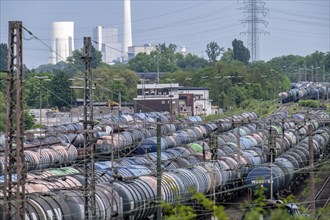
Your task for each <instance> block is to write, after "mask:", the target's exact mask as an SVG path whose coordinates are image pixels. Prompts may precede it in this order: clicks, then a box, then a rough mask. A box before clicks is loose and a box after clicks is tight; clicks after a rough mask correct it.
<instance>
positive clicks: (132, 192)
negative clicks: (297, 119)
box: [0, 128, 330, 219]
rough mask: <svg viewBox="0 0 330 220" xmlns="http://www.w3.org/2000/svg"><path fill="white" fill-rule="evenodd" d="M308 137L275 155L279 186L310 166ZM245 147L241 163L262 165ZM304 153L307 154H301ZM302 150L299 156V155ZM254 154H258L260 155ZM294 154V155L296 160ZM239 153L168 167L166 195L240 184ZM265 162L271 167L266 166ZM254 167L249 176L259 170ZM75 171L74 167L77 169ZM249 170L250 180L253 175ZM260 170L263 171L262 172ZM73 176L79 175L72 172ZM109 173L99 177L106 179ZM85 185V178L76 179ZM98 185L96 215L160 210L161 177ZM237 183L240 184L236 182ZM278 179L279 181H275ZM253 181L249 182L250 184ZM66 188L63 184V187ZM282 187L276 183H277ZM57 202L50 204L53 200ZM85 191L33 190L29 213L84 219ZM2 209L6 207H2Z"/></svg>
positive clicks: (139, 215) (320, 134) (320, 143)
mask: <svg viewBox="0 0 330 220" xmlns="http://www.w3.org/2000/svg"><path fill="white" fill-rule="evenodd" d="M329 134H330V130H329V128H323V129H319V130H318V131H317V134H316V135H315V136H314V141H313V145H314V150H315V155H316V157H319V155H320V153H321V150H322V149H324V146H325V145H326V144H328V142H329ZM305 145H306V141H305V140H302V141H301V142H300V143H299V144H298V145H297V146H296V147H293V148H291V149H290V150H288V151H287V152H286V153H285V154H284V155H283V156H282V157H278V159H276V163H275V165H276V166H277V168H278V169H276V170H275V169H274V173H275V174H274V175H275V178H274V180H275V181H277V180H278V181H277V182H276V184H277V185H276V184H274V185H275V190H276V189H277V188H278V189H280V188H281V187H282V186H285V185H287V184H288V183H289V182H290V181H291V180H292V179H293V178H294V175H295V174H294V173H292V172H291V171H292V170H294V169H296V168H301V167H303V166H305V165H306V158H307V155H306V152H305V150H303V149H305V148H306V146H305ZM252 152H253V150H252V151H244V150H243V151H242V154H241V163H242V164H243V165H247V167H255V166H258V168H259V167H260V164H261V163H263V162H264V161H265V158H263V157H262V156H261V155H260V154H259V153H258V151H255V154H252ZM299 152H302V153H299ZM298 155H299V156H298ZM254 158H258V159H257V160H256V159H254ZM293 158H294V159H293ZM237 161H238V156H237V154H232V155H226V156H221V157H218V160H217V161H212V162H205V163H199V164H195V165H194V166H191V167H189V168H179V169H173V170H168V171H164V172H163V174H162V198H163V200H164V201H165V202H168V203H173V202H175V201H176V200H177V198H181V199H183V200H185V199H189V198H190V196H191V195H192V192H191V191H190V190H188V189H191V188H194V189H195V190H196V191H198V192H201V193H205V194H208V193H212V192H213V191H214V190H215V191H216V192H223V193H225V192H226V190H227V189H229V188H228V185H229V184H231V185H234V186H235V187H238V186H239V185H238V184H237V182H236V181H237V179H239V176H245V175H246V174H247V173H248V170H247V169H246V168H241V166H239V165H238V162H237ZM265 167H267V166H266V165H265ZM258 168H255V169H253V170H252V171H250V172H249V175H250V174H251V173H252V172H253V171H255V170H256V169H258ZM72 172H75V171H72ZM249 175H248V177H247V179H249ZM259 175H260V173H259ZM73 176H74V175H73ZM104 176H106V175H103V176H100V177H101V178H103V177H104ZM79 181H80V184H83V179H82V178H81V179H79V178H77V181H76V182H79ZM103 181H104V182H103V183H98V184H97V186H96V201H97V206H96V207H97V218H98V219H109V218H110V219H145V218H147V217H149V216H151V215H152V214H153V213H154V212H155V211H156V203H155V199H156V183H157V180H156V177H155V176H153V175H144V176H138V177H136V178H133V179H130V180H129V181H115V182H113V183H111V179H108V180H107V179H103ZM235 182H236V183H235ZM274 183H275V182H274ZM247 184H250V183H247ZM62 187H63V186H62ZM276 187H277V188H276ZM53 203H54V204H55V205H50V204H53ZM83 204H84V200H83V192H82V191H81V190H77V189H61V190H57V189H53V190H50V191H47V192H44V193H32V194H29V195H28V199H27V209H26V210H27V215H28V216H29V218H27V219H32V218H34V217H35V219H42V218H45V219H47V218H51V217H53V216H57V217H62V219H81V218H82V217H83V216H82V213H83ZM0 209H1V207H0Z"/></svg>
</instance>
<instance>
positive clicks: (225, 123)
mask: <svg viewBox="0 0 330 220" xmlns="http://www.w3.org/2000/svg"><path fill="white" fill-rule="evenodd" d="M247 117H249V118H251V119H255V118H256V117H257V115H256V114H255V113H243V114H241V115H238V116H234V117H227V118H224V119H221V120H218V121H215V122H212V123H203V124H199V125H195V126H189V127H187V126H186V125H187V123H185V122H183V123H180V124H175V125H174V124H165V125H162V131H169V132H162V134H163V136H162V138H161V148H162V150H164V149H167V148H171V147H175V146H180V145H181V144H186V143H191V142H193V141H196V140H201V139H203V138H205V136H206V135H207V134H209V133H210V132H211V131H213V130H215V129H220V130H221V131H227V130H230V129H231V128H232V126H233V125H232V121H233V118H242V120H243V119H245V120H247V119H246V118H247ZM192 119H194V117H192V116H190V117H189V120H192ZM196 121H197V122H198V121H200V120H199V119H197V120H196ZM176 127H177V128H176ZM185 127H186V128H185ZM179 128H180V129H179ZM149 133H150V134H149ZM166 133H171V134H169V135H164V134H166ZM137 142H140V144H139V145H138V146H137V148H136V150H135V153H137V154H144V153H148V152H155V151H156V146H157V138H156V130H155V129H152V130H150V129H143V128H142V129H139V130H133V131H130V132H128V131H124V132H120V133H115V134H112V135H106V136H102V137H100V139H99V140H98V141H97V144H96V149H97V150H98V151H99V152H102V153H105V154H106V153H110V152H111V150H112V148H115V149H116V148H117V149H118V148H122V147H125V146H131V145H132V143H137Z"/></svg>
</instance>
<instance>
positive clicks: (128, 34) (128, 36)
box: [123, 0, 132, 60]
mask: <svg viewBox="0 0 330 220" xmlns="http://www.w3.org/2000/svg"><path fill="white" fill-rule="evenodd" d="M131 46H132V24H131V0H124V41H123V52H124V54H123V57H124V59H125V60H127V58H128V47H131Z"/></svg>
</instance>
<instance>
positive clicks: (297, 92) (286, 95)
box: [278, 82, 330, 103]
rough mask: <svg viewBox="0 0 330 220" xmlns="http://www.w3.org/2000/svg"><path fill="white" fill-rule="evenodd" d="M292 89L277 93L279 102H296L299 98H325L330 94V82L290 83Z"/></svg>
mask: <svg viewBox="0 0 330 220" xmlns="http://www.w3.org/2000/svg"><path fill="white" fill-rule="evenodd" d="M291 86H292V89H290V90H288V91H285V92H280V93H279V94H278V98H279V102H280V103H288V102H297V101H299V100H300V99H314V100H319V99H326V98H328V97H329V95H330V89H329V88H330V84H329V83H325V82H299V83H292V84H291Z"/></svg>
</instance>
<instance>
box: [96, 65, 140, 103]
mask: <svg viewBox="0 0 330 220" xmlns="http://www.w3.org/2000/svg"><path fill="white" fill-rule="evenodd" d="M93 73H94V79H95V82H96V90H95V93H94V94H95V99H96V100H97V101H107V100H110V98H111V92H112V93H113V96H114V99H115V100H116V101H118V93H119V91H120V92H121V95H122V101H124V102H125V101H131V100H133V98H134V97H136V90H137V89H136V85H137V83H138V77H137V75H136V74H135V73H134V72H133V71H131V70H129V69H127V68H122V67H116V66H103V67H100V68H97V69H96V70H94V71H93Z"/></svg>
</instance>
